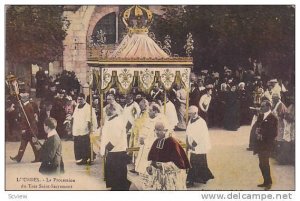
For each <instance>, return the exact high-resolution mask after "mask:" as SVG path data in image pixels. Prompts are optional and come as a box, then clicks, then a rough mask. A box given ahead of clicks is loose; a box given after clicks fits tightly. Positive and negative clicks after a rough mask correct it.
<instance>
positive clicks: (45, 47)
mask: <svg viewBox="0 0 300 201" xmlns="http://www.w3.org/2000/svg"><path fill="white" fill-rule="evenodd" d="M62 13H63V6H33V5H32V6H25V5H15V6H9V7H8V8H7V9H6V60H7V61H9V62H11V63H14V64H20V63H22V64H24V63H25V64H26V63H27V64H38V65H45V64H48V63H49V62H52V61H54V60H57V59H58V57H59V56H61V55H62V52H63V40H64V38H65V36H66V31H65V29H64V25H65V24H64V22H65V20H64V19H63V17H62V16H63V15H62Z"/></svg>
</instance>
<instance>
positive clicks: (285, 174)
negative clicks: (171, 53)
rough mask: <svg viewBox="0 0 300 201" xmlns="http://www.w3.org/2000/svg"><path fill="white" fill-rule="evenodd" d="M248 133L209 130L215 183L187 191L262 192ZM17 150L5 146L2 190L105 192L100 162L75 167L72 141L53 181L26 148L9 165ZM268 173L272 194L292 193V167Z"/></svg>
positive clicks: (65, 147) (180, 134) (277, 167)
mask: <svg viewBox="0 0 300 201" xmlns="http://www.w3.org/2000/svg"><path fill="white" fill-rule="evenodd" d="M249 130H250V127H249V126H243V127H241V128H240V129H239V130H238V131H236V132H230V131H224V130H223V129H210V135H211V141H212V150H211V152H210V153H209V154H208V155H207V157H208V165H209V168H210V169H211V171H212V173H213V174H214V176H215V179H213V180H210V181H209V182H208V183H207V184H198V185H196V186H195V187H193V188H191V189H189V190H262V189H261V188H258V187H256V185H257V184H258V183H261V182H262V178H261V173H260V170H259V167H258V158H257V156H253V154H252V152H249V151H246V148H247V145H248V138H249ZM176 136H178V138H183V137H184V132H178V133H176ZM18 147H19V143H18V142H6V178H5V179H6V180H5V181H6V190H50V189H55V190H107V189H106V187H105V182H104V181H103V165H102V160H101V159H100V158H97V159H96V161H95V164H94V165H92V166H91V167H86V166H78V165H76V164H75V162H74V154H73V142H72V141H63V157H64V162H65V169H66V173H65V174H64V175H63V176H60V177H55V178H54V177H45V176H42V175H41V174H39V172H38V168H39V165H40V163H30V161H31V160H33V153H32V150H31V147H30V146H29V147H28V148H27V149H26V152H25V155H24V158H23V160H22V162H20V163H16V162H13V161H11V160H10V159H9V156H14V155H15V154H16V153H17V149H18ZM271 172H272V176H273V183H274V184H273V187H272V190H294V189H295V167H294V166H291V165H285V166H283V165H278V164H277V163H276V161H274V160H271ZM50 180H51V181H50ZM74 180H75V182H73V181H74Z"/></svg>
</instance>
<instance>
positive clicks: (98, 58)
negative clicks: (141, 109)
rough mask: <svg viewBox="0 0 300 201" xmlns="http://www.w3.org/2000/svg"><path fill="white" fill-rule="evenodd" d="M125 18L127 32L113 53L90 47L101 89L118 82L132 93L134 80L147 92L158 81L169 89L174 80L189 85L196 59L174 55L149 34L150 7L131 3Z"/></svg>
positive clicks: (91, 65)
mask: <svg viewBox="0 0 300 201" xmlns="http://www.w3.org/2000/svg"><path fill="white" fill-rule="evenodd" d="M122 20H123V22H124V24H125V26H126V28H127V31H128V32H127V35H126V36H125V37H124V39H123V40H122V41H121V43H120V44H119V46H118V47H117V48H116V49H115V50H114V51H113V52H112V53H110V54H106V55H105V56H103V54H101V51H100V50H99V49H98V50H97V49H95V48H94V49H92V48H90V51H89V54H88V61H87V63H88V65H89V66H90V68H91V69H92V71H93V74H94V75H93V76H94V81H96V82H97V85H98V88H100V89H101V91H104V92H105V91H107V90H108V89H109V88H110V87H111V86H112V84H113V83H116V84H117V86H118V88H119V90H120V92H121V93H124V94H126V93H129V92H130V90H131V89H132V86H133V84H134V83H136V81H137V83H138V87H139V89H140V90H141V91H143V92H145V93H148V92H150V90H151V89H152V87H153V85H154V83H155V82H160V83H162V86H163V87H164V89H166V90H169V89H170V88H171V87H172V84H173V83H181V84H182V85H183V87H184V88H186V89H187V90H188V88H189V77H190V72H191V68H192V67H193V60H192V58H191V57H171V56H170V55H168V54H167V53H166V52H165V51H164V50H163V49H162V48H161V47H159V46H158V45H157V44H156V42H155V41H154V40H153V39H152V38H150V37H149V35H148V29H149V27H150V25H151V23H152V20H153V14H152V12H151V11H150V10H149V9H146V8H144V7H141V6H131V7H130V8H128V9H127V10H125V11H124V13H123V17H122Z"/></svg>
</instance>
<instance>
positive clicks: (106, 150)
mask: <svg viewBox="0 0 300 201" xmlns="http://www.w3.org/2000/svg"><path fill="white" fill-rule="evenodd" d="M105 112H106V115H107V120H106V121H105V122H104V125H103V128H102V136H101V147H100V154H101V156H104V157H105V159H106V160H105V167H104V168H105V182H106V187H107V188H109V187H110V188H111V190H129V187H130V182H129V181H128V180H127V164H128V163H129V162H130V160H129V156H128V155H127V153H126V149H127V139H126V128H125V123H124V119H123V117H121V116H120V115H118V114H117V109H116V106H115V105H110V106H109V107H107V108H106V110H105Z"/></svg>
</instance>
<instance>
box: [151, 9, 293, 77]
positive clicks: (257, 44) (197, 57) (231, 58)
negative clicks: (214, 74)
mask: <svg viewBox="0 0 300 201" xmlns="http://www.w3.org/2000/svg"><path fill="white" fill-rule="evenodd" d="M163 9H164V11H165V14H164V15H163V17H162V18H160V19H159V20H156V22H155V24H154V25H153V27H152V29H153V30H155V32H156V34H157V38H158V39H161V38H162V37H163V36H165V35H167V34H168V35H170V36H171V39H172V42H173V43H172V53H176V54H179V55H180V56H185V53H184V49H183V46H184V43H185V39H186V34H187V33H188V32H191V33H192V34H193V39H194V47H195V49H194V52H193V55H192V56H193V59H194V66H195V70H196V71H199V70H200V67H205V68H208V67H209V66H210V65H211V64H212V65H214V66H215V68H217V69H221V68H222V67H223V66H224V65H229V66H230V67H231V68H233V69H234V68H236V67H237V66H239V65H243V64H244V63H245V62H246V61H247V58H248V57H252V58H257V59H259V60H261V61H262V62H263V64H264V66H268V67H270V68H272V72H273V73H274V75H278V74H281V75H282V69H283V68H284V69H285V72H288V71H287V70H286V69H289V73H290V72H291V71H294V65H295V8H294V7H293V6H288V5H280V6H263V5H253V6H228V5H224V6H220V5H218V6H208V5H196V6H164V7H163Z"/></svg>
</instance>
